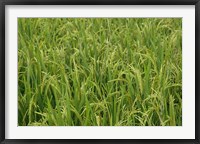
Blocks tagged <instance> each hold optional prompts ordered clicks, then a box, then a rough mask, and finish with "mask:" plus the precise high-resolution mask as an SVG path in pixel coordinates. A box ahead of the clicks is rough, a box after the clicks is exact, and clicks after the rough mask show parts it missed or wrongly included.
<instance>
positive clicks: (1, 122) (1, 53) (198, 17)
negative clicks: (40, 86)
mask: <svg viewBox="0 0 200 144" xmlns="http://www.w3.org/2000/svg"><path fill="white" fill-rule="evenodd" d="M6 5H195V73H196V74H195V139H120V140H119V139H116V140H115V139H53V140H52V139H26V140H25V139H5V124H6V122H5V97H6V95H5V89H6V81H5V76H6V70H5V64H6V61H5V56H6V54H5V7H6ZM0 14H1V15H0V69H1V71H0V82H1V86H0V142H1V143H5V144H11V143H13V144H21V143H38V144H40V143H41V144H42V143H51V144H53V143H55V144H56V143H68V144H72V143H98V144H100V143H102V144H108V143H109V144H110V143H113V144H114V143H124V144H129V143H130V144H131V143H138V144H144V143H155V144H156V143H166V144H178V143H179V144H199V143H200V133H199V131H200V125H199V123H200V99H199V94H200V93H199V88H198V86H199V82H200V80H199V75H198V73H199V61H200V56H199V55H200V51H199V49H200V0H121V1H120V0H0Z"/></svg>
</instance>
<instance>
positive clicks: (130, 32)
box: [18, 18, 182, 126]
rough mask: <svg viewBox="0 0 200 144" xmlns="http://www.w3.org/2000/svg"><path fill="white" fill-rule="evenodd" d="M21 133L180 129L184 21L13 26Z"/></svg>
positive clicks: (26, 22)
mask: <svg viewBox="0 0 200 144" xmlns="http://www.w3.org/2000/svg"><path fill="white" fill-rule="evenodd" d="M18 125H19V126H181V125H182V19H181V18H18Z"/></svg>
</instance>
